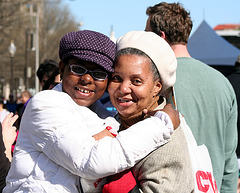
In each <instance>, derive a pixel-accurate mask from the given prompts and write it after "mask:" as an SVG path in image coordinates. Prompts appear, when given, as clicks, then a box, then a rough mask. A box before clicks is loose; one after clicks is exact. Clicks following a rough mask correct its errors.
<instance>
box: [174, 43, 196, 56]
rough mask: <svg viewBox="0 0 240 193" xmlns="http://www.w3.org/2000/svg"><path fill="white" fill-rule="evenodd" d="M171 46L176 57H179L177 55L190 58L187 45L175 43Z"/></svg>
mask: <svg viewBox="0 0 240 193" xmlns="http://www.w3.org/2000/svg"><path fill="white" fill-rule="evenodd" d="M171 48H172V49H173V51H174V53H175V56H176V57H177V58H179V57H188V58H191V56H190V54H189V52H188V49H187V45H183V44H176V45H171Z"/></svg>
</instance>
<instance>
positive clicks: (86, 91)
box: [77, 88, 90, 93]
mask: <svg viewBox="0 0 240 193" xmlns="http://www.w3.org/2000/svg"><path fill="white" fill-rule="evenodd" d="M77 90H79V91H80V92H83V93H90V91H89V90H85V89H80V88H77Z"/></svg>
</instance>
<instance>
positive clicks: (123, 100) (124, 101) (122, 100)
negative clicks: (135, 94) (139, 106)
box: [118, 98, 130, 103]
mask: <svg viewBox="0 0 240 193" xmlns="http://www.w3.org/2000/svg"><path fill="white" fill-rule="evenodd" d="M118 100H119V101H120V102H123V103H127V102H129V101H130V100H125V99H121V98H118Z"/></svg>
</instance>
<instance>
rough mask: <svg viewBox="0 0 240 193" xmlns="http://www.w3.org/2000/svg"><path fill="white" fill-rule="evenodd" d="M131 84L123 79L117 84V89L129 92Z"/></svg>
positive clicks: (124, 92)
mask: <svg viewBox="0 0 240 193" xmlns="http://www.w3.org/2000/svg"><path fill="white" fill-rule="evenodd" d="M131 85H132V84H131V82H128V81H123V82H122V83H121V84H120V85H119V91H120V92H121V93H123V94H126V93H130V92H131Z"/></svg>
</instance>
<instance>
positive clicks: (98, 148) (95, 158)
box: [81, 117, 170, 179]
mask: <svg viewBox="0 0 240 193" xmlns="http://www.w3.org/2000/svg"><path fill="white" fill-rule="evenodd" d="M169 139H170V130H169V129H168V128H167V127H166V126H165V124H164V123H163V121H161V120H160V119H159V118H157V117H151V118H148V119H145V120H143V121H140V122H138V123H137V124H135V125H133V126H131V127H129V128H128V129H127V130H124V131H121V132H120V133H119V134H118V135H117V137H116V138H111V137H105V138H103V139H101V140H99V141H98V142H96V144H95V145H94V146H93V148H92V149H91V150H90V152H91V153H90V156H89V157H88V158H87V160H86V162H85V163H84V162H83V164H84V165H82V166H81V167H82V168H84V171H83V175H82V177H84V178H88V179H98V178H101V177H104V176H109V175H112V174H115V173H118V172H121V171H123V170H125V169H128V168H130V167H132V166H134V165H135V164H136V163H137V162H138V161H139V160H141V159H142V158H144V157H145V156H146V155H148V154H149V153H150V152H151V151H153V150H155V149H156V148H158V147H159V146H161V145H163V144H165V143H167V142H168V141H169Z"/></svg>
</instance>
